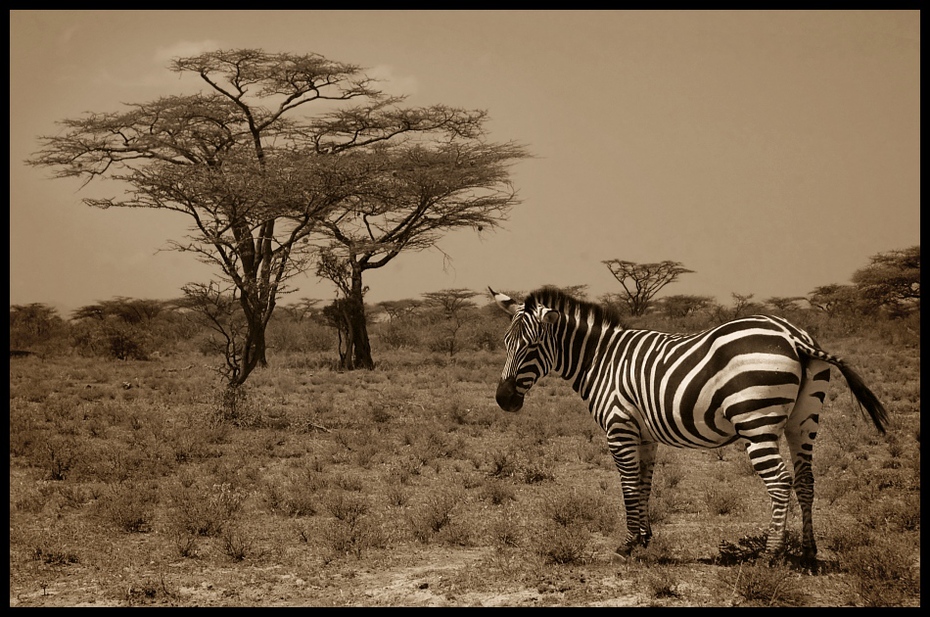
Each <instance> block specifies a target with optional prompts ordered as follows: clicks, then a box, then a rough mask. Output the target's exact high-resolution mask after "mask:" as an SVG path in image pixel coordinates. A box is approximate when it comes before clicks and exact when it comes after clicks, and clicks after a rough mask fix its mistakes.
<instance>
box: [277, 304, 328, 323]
mask: <svg viewBox="0 0 930 617" xmlns="http://www.w3.org/2000/svg"><path fill="white" fill-rule="evenodd" d="M320 302H322V300H319V299H315V298H301V299H300V300H298V301H297V302H294V303H293V304H285V305H283V306H281V307H280V308H281V310H282V311H284V313H286V314H287V315H288V316H290V318H291V319H293V320H294V321H296V322H297V323H301V322H303V321H304V320H305V319H309V318H312V317H314V316H316V314H317V313H319V312H320V310H321V309H318V308H317V305H318V304H319V303H320Z"/></svg>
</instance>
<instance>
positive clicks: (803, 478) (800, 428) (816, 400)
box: [785, 360, 830, 568]
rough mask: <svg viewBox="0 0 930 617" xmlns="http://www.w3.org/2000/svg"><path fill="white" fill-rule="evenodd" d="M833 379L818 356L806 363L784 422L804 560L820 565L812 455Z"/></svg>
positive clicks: (808, 566)
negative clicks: (794, 399)
mask: <svg viewBox="0 0 930 617" xmlns="http://www.w3.org/2000/svg"><path fill="white" fill-rule="evenodd" d="M829 382H830V367H829V365H827V364H825V363H823V362H819V361H817V360H813V361H811V364H810V365H809V366H808V367H806V370H805V373H804V381H803V383H802V385H801V392H800V394H799V395H798V402H797V403H796V404H795V407H794V409H793V410H792V412H791V416H790V417H789V418H788V423H787V424H786V425H785V441H787V442H788V450H789V452H790V453H791V460H792V462H793V464H794V492H795V495H797V497H798V505H799V506H800V508H801V563H802V565H803V566H804V567H807V568H816V566H817V543H816V541H815V540H814V521H813V508H814V474H813V472H812V471H811V457H812V455H813V451H814V439H815V438H816V437H817V429H818V426H819V422H820V410H821V408H822V407H823V401H824V398H825V397H826V390H827V385H828V384H829Z"/></svg>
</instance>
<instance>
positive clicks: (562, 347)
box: [553, 311, 619, 400]
mask: <svg viewBox="0 0 930 617" xmlns="http://www.w3.org/2000/svg"><path fill="white" fill-rule="evenodd" d="M567 317H568V319H566V320H565V324H564V327H561V328H559V329H558V330H557V337H556V341H557V342H556V346H555V347H556V358H555V362H554V363H553V370H554V371H555V372H556V373H558V374H559V375H561V376H562V378H563V379H565V380H568V381H571V384H572V388H573V389H574V390H575V391H576V392H578V393H579V394H581V396H582V398H584V399H586V400H587V394H588V393H589V392H588V388H587V387H586V386H587V384H588V381H589V379H590V377H591V372H592V369H593V367H595V366H596V365H597V363H598V361H599V357H600V355H601V354H602V353H603V348H604V343H605V341H606V340H608V339H609V338H611V337H612V336H613V335H614V334H616V333H617V332H618V331H619V328H617V326H616V325H613V324H610V323H608V322H606V321H604V320H603V319H600V318H599V315H596V314H594V313H591V312H585V311H574V312H573V313H572V314H570V315H568V316H567Z"/></svg>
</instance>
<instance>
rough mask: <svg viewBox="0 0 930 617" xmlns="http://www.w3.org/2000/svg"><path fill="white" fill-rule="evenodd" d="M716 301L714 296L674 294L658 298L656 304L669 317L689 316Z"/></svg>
mask: <svg viewBox="0 0 930 617" xmlns="http://www.w3.org/2000/svg"><path fill="white" fill-rule="evenodd" d="M713 303H714V298H713V296H690V295H674V296H666V297H664V298H660V299H659V300H656V305H657V306H658V307H659V309H660V310H661V311H662V312H663V313H665V315H667V316H668V317H677V318H681V317H688V316H690V315H694V314H695V313H697V312H699V311H702V310H704V309H706V308H708V307H710V306H711V305H713Z"/></svg>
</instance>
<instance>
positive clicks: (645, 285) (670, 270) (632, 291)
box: [601, 259, 694, 317]
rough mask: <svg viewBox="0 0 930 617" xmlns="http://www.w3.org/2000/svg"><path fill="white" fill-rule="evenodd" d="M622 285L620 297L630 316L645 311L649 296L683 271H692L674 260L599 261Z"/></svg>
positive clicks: (642, 313) (650, 299) (683, 272)
mask: <svg viewBox="0 0 930 617" xmlns="http://www.w3.org/2000/svg"><path fill="white" fill-rule="evenodd" d="M601 263H603V264H604V265H606V266H607V269H608V270H610V273H611V274H612V275H613V276H614V278H615V279H617V281H618V282H619V283H620V285H621V286H623V293H622V294H620V299H621V300H622V301H623V302H624V303H625V304H626V305H627V308H629V311H630V315H633V316H634V317H638V316H640V315H644V314H645V313H646V309H648V308H649V304H650V302H651V301H652V298H653V297H654V296H655V295H656V294H657V293H658V292H659V291H660V290H661V289H662V288H663V287H665V286H666V285H668V284H670V283H674V282H675V281H677V280H678V277H679V276H681V275H682V274H689V273H693V272H694V270H688V269H687V268H685V267H684V265H683V264H681V263H680V262H677V261H663V262H659V263H646V264H639V263H635V262H632V261H622V260H619V259H609V260H607V261H603V262H601Z"/></svg>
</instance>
